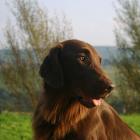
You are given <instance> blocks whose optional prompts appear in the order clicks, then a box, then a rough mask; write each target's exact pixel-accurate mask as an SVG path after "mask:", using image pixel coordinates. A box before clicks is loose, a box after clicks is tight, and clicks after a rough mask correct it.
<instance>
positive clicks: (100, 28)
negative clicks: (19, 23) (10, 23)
mask: <svg viewBox="0 0 140 140" xmlns="http://www.w3.org/2000/svg"><path fill="white" fill-rule="evenodd" d="M114 1H115V0H38V2H39V4H40V6H42V7H43V8H46V9H48V11H49V12H50V13H51V12H52V13H53V12H56V13H58V14H62V13H64V14H65V15H66V17H67V19H68V20H69V21H70V22H71V23H72V27H73V32H74V38H75V39H80V40H83V41H86V42H89V43H90V44H92V45H95V46H100V45H106V46H114V45H115V38H114V18H115V16H116V13H115V9H114V6H113V5H114ZM8 2H9V1H8ZM10 16H11V15H10V12H9V10H8V7H7V6H6V4H5V0H0V30H1V29H3V28H4V26H5V24H6V22H7V20H8V18H10ZM1 36H2V33H0V37H1Z"/></svg>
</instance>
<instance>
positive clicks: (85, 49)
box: [40, 40, 114, 107]
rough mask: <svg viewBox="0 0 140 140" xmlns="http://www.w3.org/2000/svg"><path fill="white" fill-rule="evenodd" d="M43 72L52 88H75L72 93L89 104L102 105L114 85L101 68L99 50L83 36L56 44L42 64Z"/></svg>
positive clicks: (83, 102)
mask: <svg viewBox="0 0 140 140" xmlns="http://www.w3.org/2000/svg"><path fill="white" fill-rule="evenodd" d="M40 75H41V76H42V77H43V79H44V81H45V82H46V83H47V84H48V85H49V86H51V87H52V88H58V89H61V88H62V89H63V88H66V89H68V90H69V91H70V90H71V91H73V92H71V93H72V95H71V97H76V98H77V99H78V100H79V101H80V103H81V104H83V105H85V106H86V107H92V106H95V105H100V104H101V99H102V98H105V97H106V96H107V95H108V94H109V93H110V92H111V90H112V89H113V87H114V86H113V84H112V82H111V80H110V79H109V78H108V77H107V76H106V75H105V73H104V72H103V70H102V68H101V57H100V56H99V54H98V53H97V52H96V50H95V49H94V48H93V47H92V46H91V45H89V44H88V43H86V42H83V41H79V40H67V41H64V42H62V43H60V44H58V45H57V46H56V47H54V48H52V49H51V50H50V53H49V55H48V56H47V57H46V58H45V59H44V62H43V64H42V65H41V68H40ZM66 96H67V95H66Z"/></svg>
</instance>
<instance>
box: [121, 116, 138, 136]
mask: <svg viewBox="0 0 140 140" xmlns="http://www.w3.org/2000/svg"><path fill="white" fill-rule="evenodd" d="M121 118H122V119H123V120H124V121H125V122H126V123H127V124H128V125H129V126H130V127H131V128H132V129H133V130H134V131H135V132H137V133H138V134H140V114H132V115H122V116H121Z"/></svg>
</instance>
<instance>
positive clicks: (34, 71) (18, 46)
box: [1, 0, 72, 107]
mask: <svg viewBox="0 0 140 140" xmlns="http://www.w3.org/2000/svg"><path fill="white" fill-rule="evenodd" d="M10 7H11V13H12V15H13V17H14V20H15V23H14V24H13V23H10V22H9V23H8V24H7V26H6V28H5V36H4V40H5V41H1V42H2V46H3V47H4V48H9V49H10V52H11V55H10V59H8V61H7V62H6V63H4V64H3V65H2V67H1V72H2V75H3V82H4V83H5V86H6V89H8V90H9V91H10V93H11V94H12V95H14V96H16V97H17V107H18V106H20V97H21V96H25V95H26V96H27V97H28V101H26V102H30V103H31V105H32V107H34V106H35V105H36V100H37V97H38V96H37V95H38V93H39V91H40V88H41V84H40V83H41V80H40V77H39V75H38V71H39V66H40V63H41V62H42V60H43V58H44V57H45V56H46V54H47V53H48V50H49V48H51V47H53V46H55V44H56V43H58V42H59V41H63V40H65V39H69V38H71V37H72V27H71V24H70V23H69V22H68V20H67V19H66V17H65V16H63V17H61V18H59V17H58V16H57V15H54V16H53V17H49V14H48V12H47V11H45V10H43V9H41V8H40V7H39V4H38V3H37V2H36V1H34V0H13V3H12V5H10Z"/></svg>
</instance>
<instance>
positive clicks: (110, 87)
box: [105, 84, 115, 93]
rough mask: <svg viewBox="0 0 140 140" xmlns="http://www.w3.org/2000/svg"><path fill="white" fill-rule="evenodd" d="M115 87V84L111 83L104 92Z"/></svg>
mask: <svg viewBox="0 0 140 140" xmlns="http://www.w3.org/2000/svg"><path fill="white" fill-rule="evenodd" d="M114 88H115V85H114V84H111V85H109V86H108V87H107V88H106V89H105V92H108V93H109V92H111V91H112V90H113V89H114Z"/></svg>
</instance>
